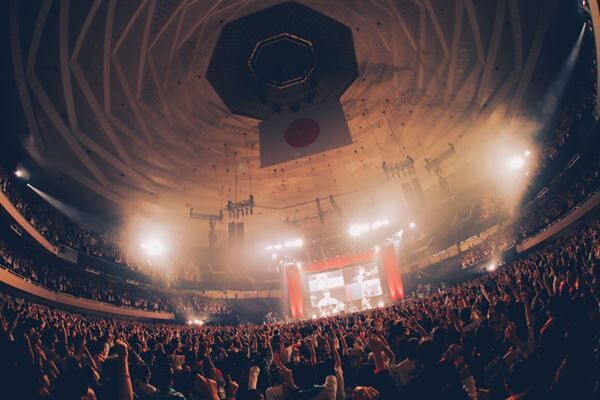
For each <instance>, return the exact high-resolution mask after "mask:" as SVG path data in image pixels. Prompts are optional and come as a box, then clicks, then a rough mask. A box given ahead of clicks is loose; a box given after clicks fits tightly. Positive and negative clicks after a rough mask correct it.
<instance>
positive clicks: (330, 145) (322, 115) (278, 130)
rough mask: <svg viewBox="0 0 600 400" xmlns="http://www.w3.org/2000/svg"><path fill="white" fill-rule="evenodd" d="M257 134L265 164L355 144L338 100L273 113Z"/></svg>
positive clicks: (262, 160)
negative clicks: (285, 112)
mask: <svg viewBox="0 0 600 400" xmlns="http://www.w3.org/2000/svg"><path fill="white" fill-rule="evenodd" d="M258 135H259V143H260V166H261V167H263V168H264V167H268V166H271V165H275V164H280V163H283V162H286V161H291V160H295V159H298V158H302V157H308V156H311V155H313V154H317V153H321V152H324V151H327V150H332V149H337V148H338V147H342V146H346V145H349V144H352V136H351V135H350V130H349V129H348V124H347V123H346V116H345V115H344V110H343V109H342V105H341V104H340V102H339V101H336V102H333V103H328V104H319V105H314V106H312V107H310V108H306V109H304V110H300V111H298V112H292V113H287V114H282V115H276V116H273V117H271V118H269V119H268V120H266V121H263V122H261V123H260V125H259V131H258Z"/></svg>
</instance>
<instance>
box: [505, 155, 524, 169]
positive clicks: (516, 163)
mask: <svg viewBox="0 0 600 400" xmlns="http://www.w3.org/2000/svg"><path fill="white" fill-rule="evenodd" d="M523 165H525V160H523V158H522V157H519V156H515V157H513V158H511V159H510V160H508V166H509V167H510V169H514V170H516V169H521V168H523Z"/></svg>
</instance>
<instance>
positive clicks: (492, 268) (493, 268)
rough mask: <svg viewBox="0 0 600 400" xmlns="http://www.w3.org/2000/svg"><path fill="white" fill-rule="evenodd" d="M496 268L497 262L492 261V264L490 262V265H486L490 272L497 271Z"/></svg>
mask: <svg viewBox="0 0 600 400" xmlns="http://www.w3.org/2000/svg"><path fill="white" fill-rule="evenodd" d="M496 268H497V266H496V264H493V263H492V264H490V265H488V266H487V267H486V269H487V270H488V271H489V272H493V271H495V270H496Z"/></svg>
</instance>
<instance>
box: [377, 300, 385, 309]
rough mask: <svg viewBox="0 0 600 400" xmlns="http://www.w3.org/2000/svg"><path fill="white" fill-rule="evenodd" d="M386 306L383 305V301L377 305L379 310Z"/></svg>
mask: <svg viewBox="0 0 600 400" xmlns="http://www.w3.org/2000/svg"><path fill="white" fill-rule="evenodd" d="M384 305H385V304H383V301H380V302H379V303H377V307H379V308H383V306H384Z"/></svg>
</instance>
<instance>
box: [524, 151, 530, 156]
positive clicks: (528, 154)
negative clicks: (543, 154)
mask: <svg viewBox="0 0 600 400" xmlns="http://www.w3.org/2000/svg"><path fill="white" fill-rule="evenodd" d="M523 154H525V157H529V156H530V155H531V152H530V151H529V150H525V153H523Z"/></svg>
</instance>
